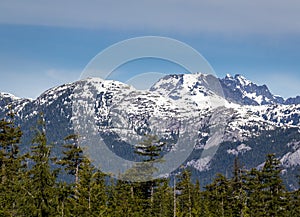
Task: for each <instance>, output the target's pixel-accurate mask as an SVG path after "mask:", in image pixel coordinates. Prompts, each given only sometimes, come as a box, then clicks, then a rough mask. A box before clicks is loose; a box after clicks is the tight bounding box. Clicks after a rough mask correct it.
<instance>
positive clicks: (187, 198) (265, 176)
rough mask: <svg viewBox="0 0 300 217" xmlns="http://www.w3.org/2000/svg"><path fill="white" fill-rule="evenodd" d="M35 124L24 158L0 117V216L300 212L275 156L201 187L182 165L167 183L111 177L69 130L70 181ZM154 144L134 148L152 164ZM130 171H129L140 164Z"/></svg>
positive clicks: (299, 196) (299, 199)
mask: <svg viewBox="0 0 300 217" xmlns="http://www.w3.org/2000/svg"><path fill="white" fill-rule="evenodd" d="M38 127H39V128H40V129H39V130H36V136H35V137H34V139H33V142H32V147H31V152H30V153H28V154H26V155H22V154H21V153H20V152H19V147H18V143H19V142H20V138H21V135H22V132H21V130H20V128H19V127H17V126H15V125H14V122H13V116H8V118H7V119H6V120H4V119H3V120H1V121H0V169H1V170H0V176H1V179H0V216H41V217H44V216H62V217H68V216H87V217H90V216H91V217H93V216H111V217H124V216H128V217H132V216H136V217H143V216H147V217H149V216H151V217H152V216H153V217H156V216H157V217H158V216H159V217H164V216H177V217H179V216H188V217H189V216H193V217H194V216H195V217H196V216H197V217H198V216H205V217H206V216H208V217H215V216H217V217H222V216H224V217H225V216H226V217H227V216H230V217H231V216H232V217H235V216H239V217H252V216H253V217H256V216H258V217H259V216H296V217H297V216H300V214H299V213H300V208H299V207H300V190H294V191H291V192H288V191H287V190H286V189H285V188H284V185H283V183H282V179H281V176H280V175H281V168H280V162H279V161H278V160H277V158H276V157H275V155H274V154H270V155H267V157H266V160H265V163H264V164H263V166H262V167H261V169H257V168H254V169H251V170H246V169H244V168H242V167H241V166H240V164H239V162H238V160H237V159H236V160H235V161H234V164H233V175H232V177H231V178H227V177H225V176H224V175H222V174H218V175H216V177H215V179H214V181H213V182H212V183H210V184H208V185H206V186H205V188H204V190H201V188H200V183H199V181H197V182H196V183H193V182H192V181H191V172H190V171H188V170H185V169H182V170H181V172H180V174H177V175H176V176H175V177H173V180H172V185H171V181H170V180H169V179H168V178H161V179H157V180H151V181H141V182H132V181H122V180H114V179H111V181H110V182H109V181H108V177H107V176H106V175H104V174H103V173H102V172H101V171H99V170H97V169H96V168H95V167H94V166H93V164H92V162H91V161H90V160H89V159H88V158H86V157H85V156H84V155H83V154H82V150H81V149H80V147H79V144H78V136H76V135H70V136H69V137H67V138H66V143H65V144H63V147H64V149H65V150H64V152H63V154H64V155H63V156H62V157H61V159H55V161H56V163H57V164H59V165H61V166H62V167H63V168H64V170H65V172H66V173H68V174H69V175H70V176H72V177H73V178H74V179H72V182H70V183H67V182H64V181H61V180H59V179H58V178H57V174H58V170H55V169H53V168H52V167H51V166H50V165H53V161H54V159H52V158H51V157H50V156H51V151H52V148H51V145H49V144H48V141H47V139H46V130H45V125H44V123H43V121H41V122H40V125H39V126H38ZM157 144H158V141H157V138H155V137H151V138H150V137H147V139H146V140H145V141H143V142H142V143H141V145H140V146H139V151H137V152H140V153H141V155H142V156H143V157H145V162H143V163H146V164H145V165H148V166H149V168H150V169H153V168H151V167H153V165H152V163H153V161H157V160H159V158H160V154H159V153H160V151H161V148H162V146H161V144H160V145H157ZM151 146H156V147H155V148H154V147H151ZM51 163H52V164H51ZM135 169H137V170H136V171H134V170H131V171H129V172H128V174H127V175H134V174H135V175H137V174H139V171H138V169H145V168H135ZM147 172H148V173H150V174H152V172H153V171H152V172H151V170H149V171H147ZM299 182H300V181H299Z"/></svg>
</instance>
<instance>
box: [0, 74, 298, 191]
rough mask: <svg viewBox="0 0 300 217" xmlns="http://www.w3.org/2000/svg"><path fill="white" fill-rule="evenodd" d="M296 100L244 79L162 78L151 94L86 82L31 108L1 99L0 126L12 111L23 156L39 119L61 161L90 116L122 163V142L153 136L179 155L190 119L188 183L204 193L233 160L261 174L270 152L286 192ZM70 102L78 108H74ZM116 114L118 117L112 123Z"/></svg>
mask: <svg viewBox="0 0 300 217" xmlns="http://www.w3.org/2000/svg"><path fill="white" fill-rule="evenodd" d="M299 100H300V97H299V96H298V97H295V98H289V99H287V100H284V99H283V98H282V97H279V96H274V95H273V94H272V93H271V92H270V91H269V89H268V87H267V86H266V85H261V86H260V85H257V84H255V83H253V82H251V81H249V80H247V79H246V78H244V77H243V76H242V75H235V76H230V75H227V76H226V77H225V78H222V79H219V78H216V77H215V76H213V75H207V74H202V73H196V74H176V75H167V76H165V77H163V78H161V79H160V80H159V81H157V82H156V83H155V84H154V85H153V86H152V87H151V88H150V89H149V90H136V89H135V88H133V87H132V86H130V85H127V84H123V83H122V82H118V81H108V80H103V79H100V78H89V79H85V80H81V81H76V82H73V83H70V84H64V85H61V86H58V87H54V88H51V89H49V90H47V91H45V92H44V93H43V94H41V95H40V96H39V97H38V98H37V99H34V100H29V99H20V98H17V97H14V96H13V95H11V94H7V93H0V118H4V117H5V115H6V114H7V113H8V112H9V111H10V110H11V109H12V110H13V112H14V113H15V119H16V122H17V124H19V125H20V126H21V128H22V130H23V139H22V145H21V149H22V150H23V151H25V150H29V148H30V143H31V139H32V137H33V132H32V130H31V129H32V128H34V127H35V126H36V123H37V119H38V117H39V114H40V113H41V112H42V113H43V114H44V118H45V121H46V123H45V124H46V132H47V138H48V140H49V142H52V144H53V146H54V155H56V156H57V157H59V156H60V155H61V153H62V146H61V144H62V142H63V139H64V138H65V137H66V136H67V135H70V134H72V133H74V132H76V131H75V129H74V123H79V124H78V126H77V127H78V128H81V129H80V130H81V131H80V132H83V133H84V132H85V130H86V129H87V128H86V127H87V125H89V124H83V125H81V124H80V123H82V122H83V121H84V116H85V115H86V114H88V115H89V117H90V119H89V120H88V121H89V123H90V124H91V126H92V127H91V128H89V130H91V131H92V132H93V133H94V134H97V133H98V134H99V135H101V137H102V138H103V140H105V141H106V142H107V143H106V144H107V146H108V147H109V149H110V150H111V151H112V152H114V153H115V154H117V155H118V156H121V157H123V158H124V159H127V160H133V159H137V158H136V155H135V154H134V147H133V146H132V144H130V142H129V141H128V140H127V139H126V138H127V137H128V135H131V137H132V138H133V137H136V135H143V134H144V133H147V132H148V133H149V132H151V131H153V129H154V128H155V129H156V130H157V131H159V132H161V134H162V138H163V139H164V140H165V141H169V142H170V144H169V145H168V147H167V148H166V150H165V151H166V152H172V151H174V150H176V148H178V147H177V145H176V141H177V140H178V132H179V128H180V126H181V125H180V123H181V122H180V121H179V122H178V120H183V121H185V120H193V119H194V120H197V123H194V125H193V126H192V127H194V128H195V131H196V132H197V141H196V142H195V144H194V145H195V147H194V150H193V151H192V153H191V154H190V156H189V157H188V158H187V159H186V161H185V162H184V165H183V166H184V167H189V168H191V170H192V171H193V177H194V178H196V177H200V178H201V180H202V184H203V185H205V183H209V182H210V181H211V179H212V178H213V177H214V175H215V174H216V173H223V174H231V173H230V172H231V168H232V164H233V161H234V158H235V157H238V158H239V160H240V161H241V164H243V165H244V167H245V168H246V169H247V168H252V167H259V166H260V165H261V164H263V163H264V160H265V155H266V154H267V153H271V152H272V153H276V156H277V157H278V159H279V160H280V161H281V162H282V167H283V175H284V179H285V184H286V185H287V186H288V187H289V188H296V187H297V182H298V181H297V178H296V173H295V171H297V169H298V168H300V121H299V120H300V104H299ZM75 102H76V103H77V105H78V106H80V107H78V108H76V107H75V108H74V103H75ZM116 111H117V112H119V113H117V115H114V112H116ZM218 116H221V117H224V119H223V120H224V121H226V126H224V130H223V131H222V134H220V135H219V137H218V139H219V140H220V141H219V142H220V144H217V145H219V146H216V144H213V141H212V140H210V135H212V132H213V131H214V127H215V126H216V125H218V120H219V119H218ZM216 117H217V118H216ZM117 119H119V120H117ZM154 119H155V120H160V124H155V122H153V120H154ZM116 126H117V127H116ZM189 127H190V126H189ZM208 145H209V147H208ZM214 147H218V149H217V150H216V153H215V155H214V156H213V157H208V156H206V157H202V156H203V155H202V154H203V153H204V152H206V151H207V150H209V149H211V148H214Z"/></svg>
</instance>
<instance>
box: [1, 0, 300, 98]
mask: <svg viewBox="0 0 300 217" xmlns="http://www.w3.org/2000/svg"><path fill="white" fill-rule="evenodd" d="M299 11H300V2H299V1H296V0H288V1H277V0H275V1H258V0H253V1H251V2H246V1H240V0H228V1H217V0H210V1H201V0H190V1H182V0H172V1H171V0H164V1H158V0H152V1H137V0H126V1H105V0H103V1H94V0H91V1H89V3H88V4H87V2H84V1H67V0H63V1H58V0H53V1H47V2H45V1H35V0H28V1H16V0H10V1H8V0H2V1H1V2H0V92H10V93H12V94H15V95H17V96H19V97H31V98H35V97H37V96H38V95H39V94H40V93H42V92H43V91H45V90H46V89H49V88H51V87H53V86H56V85H59V84H63V83H66V82H72V81H75V80H77V79H78V78H79V77H80V74H81V72H82V70H83V69H84V67H85V66H86V64H87V63H88V62H89V61H90V60H91V59H92V58H93V57H94V56H95V55H97V53H99V52H100V51H102V50H103V49H105V48H107V47H108V46H110V45H112V44H114V43H117V42H119V41H121V40H125V39H129V38H131V37H138V36H146V35H155V36H165V37H171V38H174V39H177V40H180V41H182V42H184V43H187V44H188V45H190V46H191V47H193V48H195V49H196V50H197V51H198V52H200V53H201V54H202V55H203V56H204V57H205V58H206V59H207V60H208V62H209V63H210V64H211V65H212V66H213V68H214V70H215V72H216V74H217V75H218V76H219V77H223V76H225V74H226V73H230V74H236V73H238V74H243V75H244V76H245V77H246V78H248V79H250V80H252V81H254V82H256V83H258V84H267V85H268V86H269V88H270V89H271V92H273V93H274V94H277V95H282V96H284V97H289V96H296V95H300V85H299V84H300V37H299V36H300V23H299V20H300V13H299ZM133 65H134V64H129V66H127V68H126V67H124V68H123V70H124V69H126V70H127V72H129V71H130V72H131V73H133V74H136V73H138V72H139V71H140V72H145V71H147V70H148V71H154V70H155V71H163V72H164V73H180V72H182V69H181V68H180V67H176V66H174V65H172V64H165V63H162V62H160V61H155V62H153V61H152V62H151V61H150V62H148V64H144V63H143V64H141V62H139V61H137V62H136V64H135V66H133ZM147 66H148V67H149V68H147Z"/></svg>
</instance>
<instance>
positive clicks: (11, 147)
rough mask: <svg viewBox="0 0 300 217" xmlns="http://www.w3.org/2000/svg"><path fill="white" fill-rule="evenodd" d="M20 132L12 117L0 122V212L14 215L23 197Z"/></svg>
mask: <svg viewBox="0 0 300 217" xmlns="http://www.w3.org/2000/svg"><path fill="white" fill-rule="evenodd" d="M21 136H22V132H21V129H20V127H17V126H15V124H14V115H13V113H10V114H9V115H8V116H7V118H6V119H2V120H0V210H1V211H0V212H1V214H2V215H4V216H8V215H16V214H17V210H18V207H19V199H20V198H21V197H22V196H23V189H22V178H23V177H22V176H23V173H24V165H23V161H24V157H25V156H21V155H20V153H19V146H18V144H19V143H20V139H21Z"/></svg>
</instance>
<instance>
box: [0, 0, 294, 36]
mask: <svg viewBox="0 0 300 217" xmlns="http://www.w3.org/2000/svg"><path fill="white" fill-rule="evenodd" d="M299 11H300V1H298V0H287V1H279V0H273V1H266V0H252V1H245V0H227V1H225V0H224V1H220V0H209V1H208V0H207V1H202V0H189V1H183V0H164V1H161V0H151V1H146V0H145V1H141V0H126V1H116V0H100V1H96V0H90V1H82V0H78V1H71V0H52V1H40V0H27V1H18V0H2V1H1V2H0V23H6V24H30V25H49V26H63V27H80V28H82V27H83V28H112V29H126V30H127V29H134V30H139V29H140V30H145V29H146V30H159V31H175V32H181V33H201V32H210V33H225V34H231V35H232V34H274V33H275V34H278V33H279V34H298V33H300V22H299V20H300V13H299Z"/></svg>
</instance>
